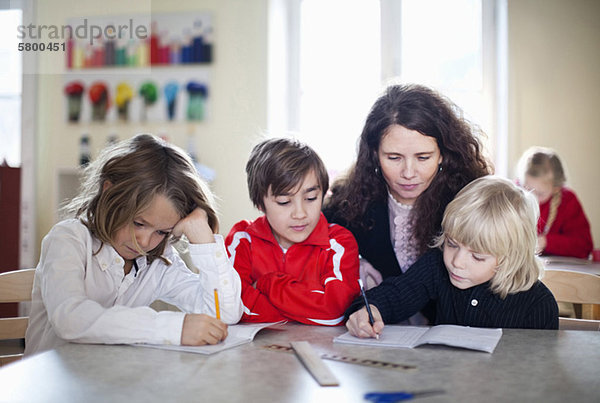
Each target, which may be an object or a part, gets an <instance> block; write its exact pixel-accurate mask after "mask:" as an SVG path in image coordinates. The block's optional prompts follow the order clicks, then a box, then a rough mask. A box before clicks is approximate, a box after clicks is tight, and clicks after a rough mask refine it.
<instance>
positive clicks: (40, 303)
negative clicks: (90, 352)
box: [25, 219, 242, 354]
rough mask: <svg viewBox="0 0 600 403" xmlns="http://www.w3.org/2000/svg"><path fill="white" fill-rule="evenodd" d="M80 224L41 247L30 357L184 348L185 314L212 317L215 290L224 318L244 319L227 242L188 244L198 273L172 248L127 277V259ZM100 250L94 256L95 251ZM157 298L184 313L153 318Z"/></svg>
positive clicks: (141, 262) (55, 233)
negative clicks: (68, 346)
mask: <svg viewBox="0 0 600 403" xmlns="http://www.w3.org/2000/svg"><path fill="white" fill-rule="evenodd" d="M100 246H101V242H100V240H98V239H96V238H95V237H93V236H92V235H91V233H90V232H89V230H88V229H87V228H86V227H85V226H84V225H83V224H82V223H81V222H80V221H79V220H76V219H70V220H66V221H62V222H60V223H58V224H56V225H55V226H54V227H53V228H52V230H51V231H50V232H49V233H48V235H46V237H45V238H44V240H43V241H42V251H41V257H40V261H39V263H38V266H37V268H36V273H35V280H34V284H33V293H32V304H31V313H30V317H29V326H28V328H27V335H26V348H25V354H33V353H37V352H40V351H43V350H48V349H52V348H55V347H57V346H59V345H61V344H65V343H67V342H77V343H104V344H121V343H153V344H180V342H181V331H182V327H183V319H184V316H185V312H189V313H205V314H208V315H212V316H215V313H216V312H215V300H214V289H215V288H217V289H218V293H219V307H220V314H221V320H222V321H223V322H225V323H228V324H233V323H237V322H238V321H239V319H240V318H241V316H242V301H241V297H240V295H241V283H240V278H239V276H238V274H237V272H236V271H235V269H234V268H233V266H232V265H231V263H230V262H229V259H228V258H227V253H226V251H225V246H224V243H223V238H222V237H221V236H220V235H215V243H209V244H197V245H194V244H191V245H189V251H190V254H191V258H192V261H193V263H194V265H195V266H196V267H197V268H198V271H199V274H195V273H192V272H191V271H190V270H189V269H188V268H187V266H186V265H185V263H184V262H183V261H182V260H181V258H180V257H179V255H178V254H177V252H176V251H175V250H174V248H173V247H172V246H170V245H169V246H167V248H166V250H165V253H164V256H165V257H167V258H168V259H169V260H170V261H171V262H172V264H171V265H166V264H165V263H164V262H163V261H162V260H161V259H156V260H154V261H153V262H152V263H151V264H150V265H148V264H147V261H146V257H144V256H142V257H139V258H137V259H136V263H137V266H138V270H136V268H135V267H134V268H132V270H131V271H130V272H129V274H127V275H125V273H124V270H123V267H124V263H125V262H124V260H123V258H122V257H121V256H120V255H119V254H118V253H117V252H116V251H115V250H114V249H113V248H112V246H110V245H109V244H106V243H105V244H104V245H102V247H100ZM95 252H97V253H95ZM155 300H162V301H164V302H167V303H169V304H172V305H175V306H177V307H178V308H179V309H181V310H182V311H183V312H172V311H162V312H156V311H154V310H153V309H152V308H150V307H148V305H150V304H151V303H152V302H154V301H155Z"/></svg>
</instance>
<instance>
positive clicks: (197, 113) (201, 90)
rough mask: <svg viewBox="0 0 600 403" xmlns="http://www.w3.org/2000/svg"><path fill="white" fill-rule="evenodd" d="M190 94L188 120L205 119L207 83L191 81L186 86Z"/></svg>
mask: <svg viewBox="0 0 600 403" xmlns="http://www.w3.org/2000/svg"><path fill="white" fill-rule="evenodd" d="M186 89H187V92H188V94H189V99H188V107H187V118H188V120H203V119H204V103H205V100H206V97H207V96H208V89H207V88H206V85H204V84H201V83H198V82H196V81H190V82H189V83H188V84H187V86H186Z"/></svg>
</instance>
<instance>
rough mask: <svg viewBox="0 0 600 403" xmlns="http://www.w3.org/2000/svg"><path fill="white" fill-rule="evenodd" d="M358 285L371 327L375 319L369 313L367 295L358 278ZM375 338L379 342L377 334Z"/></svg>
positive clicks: (371, 313)
mask: <svg viewBox="0 0 600 403" xmlns="http://www.w3.org/2000/svg"><path fill="white" fill-rule="evenodd" d="M358 285H359V286H360V293H361V294H362V296H363V299H364V300H365V307H366V308H367V313H368V314H369V323H370V324H371V326H373V324H374V323H375V319H373V312H371V306H370V305H369V301H368V300H367V294H365V288H364V287H363V282H362V280H361V279H360V278H359V279H358ZM375 338H376V339H377V340H379V333H376V336H375Z"/></svg>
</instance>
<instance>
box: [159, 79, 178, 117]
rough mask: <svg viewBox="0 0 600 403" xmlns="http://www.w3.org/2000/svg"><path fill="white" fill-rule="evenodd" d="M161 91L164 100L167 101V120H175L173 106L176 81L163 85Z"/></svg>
mask: <svg viewBox="0 0 600 403" xmlns="http://www.w3.org/2000/svg"><path fill="white" fill-rule="evenodd" d="M163 91H164V92H165V99H166V100H167V115H168V117H169V120H173V119H174V118H175V106H176V101H177V91H179V84H177V82H176V81H170V82H168V83H167V84H166V85H165V88H164V90H163Z"/></svg>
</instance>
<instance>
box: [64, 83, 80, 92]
mask: <svg viewBox="0 0 600 403" xmlns="http://www.w3.org/2000/svg"><path fill="white" fill-rule="evenodd" d="M82 93H83V85H82V84H81V83H80V82H78V81H73V82H71V83H69V84H67V85H66V86H65V94H67V95H81V94H82Z"/></svg>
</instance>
